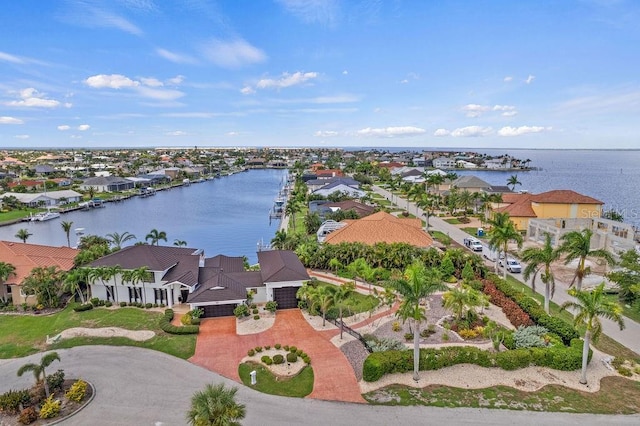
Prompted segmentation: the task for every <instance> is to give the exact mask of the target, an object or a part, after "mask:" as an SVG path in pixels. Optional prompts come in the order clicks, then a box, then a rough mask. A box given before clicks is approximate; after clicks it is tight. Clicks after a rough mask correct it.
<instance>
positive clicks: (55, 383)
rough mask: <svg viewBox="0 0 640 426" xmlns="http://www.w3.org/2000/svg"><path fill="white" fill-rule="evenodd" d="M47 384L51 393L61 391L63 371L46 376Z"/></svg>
mask: <svg viewBox="0 0 640 426" xmlns="http://www.w3.org/2000/svg"><path fill="white" fill-rule="evenodd" d="M47 384H48V385H49V390H50V391H51V392H54V391H56V390H62V386H63V385H64V370H58V371H56V372H55V373H51V374H49V375H48V376H47Z"/></svg>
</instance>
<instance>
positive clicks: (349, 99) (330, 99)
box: [311, 95, 360, 104]
mask: <svg viewBox="0 0 640 426" xmlns="http://www.w3.org/2000/svg"><path fill="white" fill-rule="evenodd" d="M359 100H360V98H358V97H357V96H355V95H336V96H319V97H317V98H313V99H312V100H311V102H312V103H314V104H348V103H353V102H358V101H359Z"/></svg>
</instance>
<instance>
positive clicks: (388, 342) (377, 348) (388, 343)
mask: <svg viewBox="0 0 640 426" xmlns="http://www.w3.org/2000/svg"><path fill="white" fill-rule="evenodd" d="M367 344H368V345H369V347H370V348H371V350H372V351H373V352H386V351H391V350H396V351H401V350H403V349H406V348H405V346H404V343H402V342H400V341H399V340H396V339H391V338H388V337H383V338H381V339H378V340H367Z"/></svg>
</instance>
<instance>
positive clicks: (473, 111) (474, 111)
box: [462, 104, 491, 117]
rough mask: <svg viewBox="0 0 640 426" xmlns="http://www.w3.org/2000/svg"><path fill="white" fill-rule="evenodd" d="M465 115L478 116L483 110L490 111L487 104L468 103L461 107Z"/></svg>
mask: <svg viewBox="0 0 640 426" xmlns="http://www.w3.org/2000/svg"><path fill="white" fill-rule="evenodd" d="M462 110H463V111H464V112H465V115H466V116H467V117H479V116H480V115H481V114H482V113H483V112H486V111H490V110H491V107H490V106H487V105H478V104H468V105H465V106H463V107H462Z"/></svg>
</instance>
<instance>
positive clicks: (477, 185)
mask: <svg viewBox="0 0 640 426" xmlns="http://www.w3.org/2000/svg"><path fill="white" fill-rule="evenodd" d="M451 186H453V187H456V188H458V189H460V190H462V191H465V190H466V191H469V192H471V193H476V192H488V191H489V190H490V189H491V184H489V183H487V182H485V181H483V180H482V179H480V178H479V177H476V176H473V175H468V176H460V177H459V178H457V179H455V180H454V181H453V182H451Z"/></svg>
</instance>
